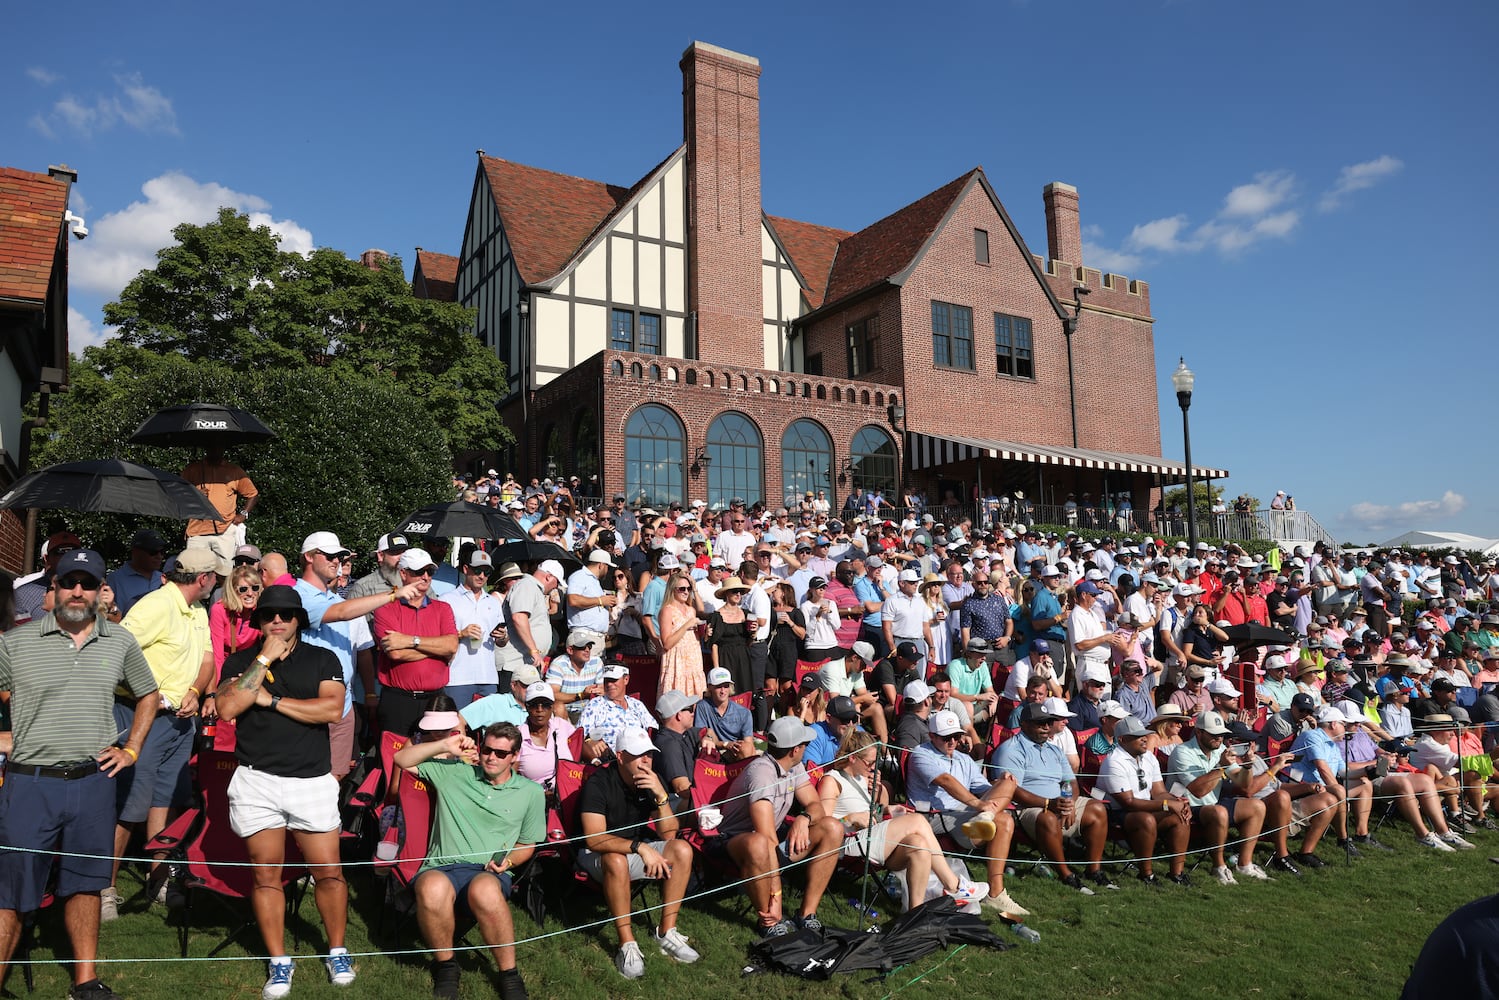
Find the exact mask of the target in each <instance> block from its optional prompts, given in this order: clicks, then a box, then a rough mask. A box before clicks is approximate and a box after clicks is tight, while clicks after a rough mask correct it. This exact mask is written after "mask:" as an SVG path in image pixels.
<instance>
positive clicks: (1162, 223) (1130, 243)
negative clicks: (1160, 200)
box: [1124, 215, 1188, 253]
mask: <svg viewBox="0 0 1499 1000" xmlns="http://www.w3.org/2000/svg"><path fill="white" fill-rule="evenodd" d="M1186 225H1187V217H1186V216H1185V215H1173V216H1171V217H1170V218H1169V219H1155V220H1153V221H1151V222H1147V223H1145V224H1144V225H1141V226H1136V227H1135V228H1134V229H1133V230H1132V231H1131V232H1130V234H1129V236H1128V237H1126V238H1125V241H1124V245H1125V246H1126V247H1128V248H1129V249H1131V250H1159V251H1161V252H1163V253H1173V252H1175V251H1177V250H1183V249H1188V248H1187V247H1184V246H1183V244H1182V242H1181V233H1182V230H1183V229H1185V228H1186Z"/></svg>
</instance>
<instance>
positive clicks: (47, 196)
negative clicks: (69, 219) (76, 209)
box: [0, 167, 68, 304]
mask: <svg viewBox="0 0 1499 1000" xmlns="http://www.w3.org/2000/svg"><path fill="white" fill-rule="evenodd" d="M67 209H68V185H67V183H66V182H65V181H63V180H62V179H60V178H57V177H49V176H48V175H47V174H34V173H31V172H29V171H26V170H16V169H15V168H13V167H0V299H21V300H25V301H31V302H36V303H38V304H40V303H43V302H45V301H46V300H47V285H48V283H49V282H50V281H51V279H52V265H53V263H54V262H55V261H56V258H57V237H58V233H59V231H60V229H61V227H62V217H63V213H64V212H66V211H67Z"/></svg>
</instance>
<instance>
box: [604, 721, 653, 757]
mask: <svg viewBox="0 0 1499 1000" xmlns="http://www.w3.org/2000/svg"><path fill="white" fill-rule="evenodd" d="M614 752H615V753H627V754H629V755H630V756H631V757H644V756H645V755H646V754H648V753H655V752H656V744H654V743H652V742H651V736H650V734H649V733H647V732H646V731H645V730H644V729H641V728H640V727H639V726H626V727H625V728H624V729H621V730H620V731H619V735H618V736H617V737H615V739H614Z"/></svg>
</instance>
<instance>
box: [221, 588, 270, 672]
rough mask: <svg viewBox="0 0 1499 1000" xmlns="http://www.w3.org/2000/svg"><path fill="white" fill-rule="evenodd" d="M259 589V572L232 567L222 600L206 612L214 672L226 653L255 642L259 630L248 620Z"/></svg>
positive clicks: (253, 609) (253, 611) (222, 662)
mask: <svg viewBox="0 0 1499 1000" xmlns="http://www.w3.org/2000/svg"><path fill="white" fill-rule="evenodd" d="M262 586H263V584H262V581H261V577H260V570H258V569H256V568H255V567H254V566H236V567H234V572H233V573H230V574H229V584H228V586H226V587H225V588H224V599H223V600H221V601H219V602H218V603H217V604H215V605H214V606H213V608H212V609H211V610H210V611H209V612H208V636H209V639H210V641H212V643H213V665H214V669H215V670H222V669H223V668H224V660H225V659H226V658H227V657H228V656H229V654H230V653H235V652H238V651H239V650H241V649H246V648H248V647H250V646H253V645H255V643H256V642H257V641H259V639H260V630H259V629H257V628H252V627H251V625H250V617H251V615H253V614H254V613H255V604H256V602H257V601H259V600H260V590H261V587H262Z"/></svg>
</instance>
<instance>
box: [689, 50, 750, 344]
mask: <svg viewBox="0 0 1499 1000" xmlns="http://www.w3.org/2000/svg"><path fill="white" fill-rule="evenodd" d="M682 114H683V133H684V138H685V140H686V143H687V247H688V254H687V309H688V311H689V312H690V313H695V314H696V316H697V326H696V345H697V352H696V353H697V357H699V358H702V359H703V360H705V361H717V362H724V363H730V364H741V365H744V364H747V365H753V366H755V367H759V366H761V365H762V364H763V363H764V357H765V347H764V344H765V339H764V334H763V332H762V325H761V324H762V316H761V312H762V310H763V308H764V307H763V303H762V301H761V294H760V285H761V274H760V255H761V249H760V62H759V60H758V59H755V58H753V57H751V56H746V55H740V54H739V53H737V52H730V51H729V50H728V49H721V48H719V47H718V46H716V45H709V44H707V43H705V42H693V43H692V44H691V45H690V46H688V48H687V51H686V52H684V53H682Z"/></svg>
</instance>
